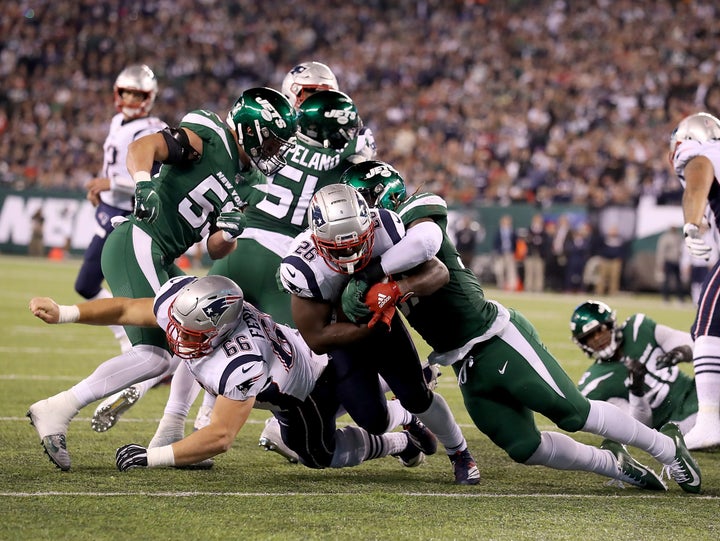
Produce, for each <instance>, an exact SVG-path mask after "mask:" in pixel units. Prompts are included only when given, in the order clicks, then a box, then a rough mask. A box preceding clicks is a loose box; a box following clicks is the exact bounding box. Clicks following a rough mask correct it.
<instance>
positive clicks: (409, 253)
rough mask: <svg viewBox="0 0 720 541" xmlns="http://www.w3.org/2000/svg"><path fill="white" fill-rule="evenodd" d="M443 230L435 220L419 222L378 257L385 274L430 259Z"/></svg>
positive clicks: (438, 248)
mask: <svg viewBox="0 0 720 541" xmlns="http://www.w3.org/2000/svg"><path fill="white" fill-rule="evenodd" d="M442 240H443V232H442V229H440V226H439V225H438V224H436V223H435V222H432V221H430V222H420V223H418V224H416V225H414V226H412V227H411V228H410V229H408V230H407V233H406V234H405V236H404V237H403V239H402V240H401V241H400V242H398V243H397V244H396V245H395V246H393V247H392V248H390V249H389V250H388V251H386V252H385V253H384V254H383V255H382V256H381V258H380V264H381V265H382V268H383V270H384V271H385V274H395V273H397V272H403V271H406V270H408V269H412V268H413V267H417V266H418V265H420V264H421V263H425V262H426V261H429V260H430V259H432V258H433V257H434V256H435V254H437V253H438V250H440V245H441V244H442Z"/></svg>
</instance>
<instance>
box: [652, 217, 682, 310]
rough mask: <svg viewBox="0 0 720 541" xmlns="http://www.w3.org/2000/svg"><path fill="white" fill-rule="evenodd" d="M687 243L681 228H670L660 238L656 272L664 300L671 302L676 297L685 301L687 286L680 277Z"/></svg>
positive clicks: (657, 249)
mask: <svg viewBox="0 0 720 541" xmlns="http://www.w3.org/2000/svg"><path fill="white" fill-rule="evenodd" d="M684 248H685V242H684V241H683V237H682V235H681V234H680V228H679V227H676V226H674V225H673V226H670V227H669V228H668V229H667V230H666V231H665V232H663V234H662V235H660V237H658V242H657V247H656V249H655V270H656V273H657V275H658V278H660V284H661V291H662V296H663V300H664V301H665V302H670V297H671V296H672V295H675V296H676V297H677V300H678V301H680V302H684V301H685V285H684V284H683V280H682V278H681V276H680V257H681V255H682V252H683V249H684Z"/></svg>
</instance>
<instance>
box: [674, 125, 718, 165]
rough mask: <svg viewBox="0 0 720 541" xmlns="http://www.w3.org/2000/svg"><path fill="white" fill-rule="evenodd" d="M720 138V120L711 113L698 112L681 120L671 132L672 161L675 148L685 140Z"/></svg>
mask: <svg viewBox="0 0 720 541" xmlns="http://www.w3.org/2000/svg"><path fill="white" fill-rule="evenodd" d="M718 139H720V120H718V119H717V118H716V117H714V116H713V115H711V114H709V113H696V114H694V115H690V116H688V117H685V118H684V119H682V120H681V121H680V123H679V124H678V125H677V128H675V129H674V130H673V132H672V134H670V162H671V163H672V159H673V156H674V154H675V149H676V148H677V146H678V144H680V143H682V142H683V141H698V142H700V143H704V142H706V141H713V140H718Z"/></svg>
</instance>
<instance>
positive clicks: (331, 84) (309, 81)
mask: <svg viewBox="0 0 720 541" xmlns="http://www.w3.org/2000/svg"><path fill="white" fill-rule="evenodd" d="M281 90H282V93H283V95H284V96H285V97H286V98H287V99H288V100H289V101H290V104H291V105H292V106H293V107H295V108H297V107H299V106H300V104H301V103H302V102H303V101H304V100H305V98H307V97H308V96H310V95H311V94H313V93H315V92H317V91H318V90H340V87H339V86H338V82H337V79H336V78H335V74H334V73H333V72H332V70H331V69H330V68H329V67H327V66H326V65H325V64H323V63H321V62H303V63H302V64H298V65H297V66H295V67H294V68H293V69H291V70H290V71H289V72H288V73H287V75H286V76H285V79H283V82H282V87H281Z"/></svg>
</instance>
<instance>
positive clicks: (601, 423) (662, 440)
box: [582, 400, 675, 464]
mask: <svg viewBox="0 0 720 541" xmlns="http://www.w3.org/2000/svg"><path fill="white" fill-rule="evenodd" d="M582 430H583V432H590V433H591V434H597V435H598V436H602V437H603V438H608V439H611V440H613V441H616V442H618V443H624V444H626V445H632V446H633V447H637V448H638V449H642V450H643V451H645V452H646V453H649V454H651V455H652V456H654V457H655V458H656V459H657V460H659V461H660V462H662V463H663V464H670V463H671V462H672V461H673V460H675V442H673V440H672V439H671V438H669V437H668V436H666V435H665V434H661V433H660V432H658V431H657V430H654V429H652V428H649V427H647V426H645V425H644V424H642V423H641V422H640V421H638V420H637V419H635V418H634V417H632V416H630V415H628V414H627V413H625V412H624V411H622V410H621V409H620V408H618V407H617V406H614V405H613V404H610V403H608V402H603V401H599V400H590V413H589V414H588V418H587V420H586V421H585V426H583V428H582Z"/></svg>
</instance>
